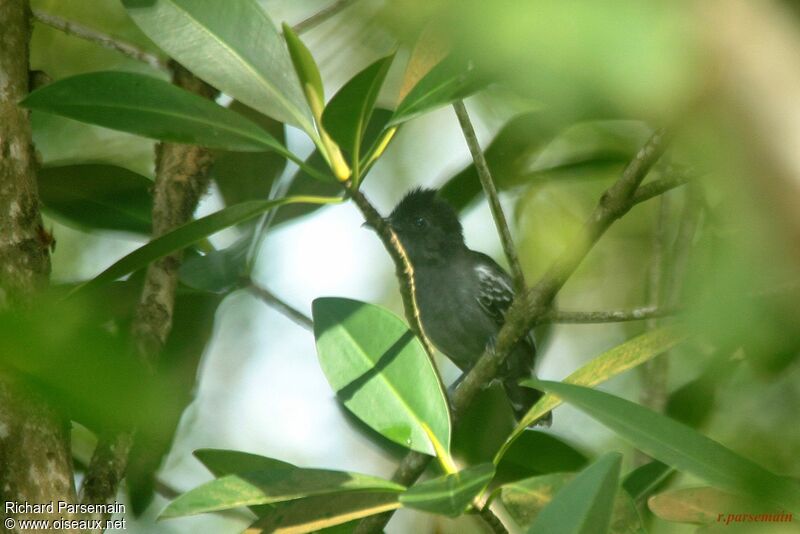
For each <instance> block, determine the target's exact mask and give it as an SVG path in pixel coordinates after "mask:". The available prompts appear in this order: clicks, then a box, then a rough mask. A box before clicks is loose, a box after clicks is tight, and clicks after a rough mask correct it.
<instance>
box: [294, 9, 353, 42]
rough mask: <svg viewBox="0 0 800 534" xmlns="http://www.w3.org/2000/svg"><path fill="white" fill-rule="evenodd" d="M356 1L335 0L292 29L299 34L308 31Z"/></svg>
mask: <svg viewBox="0 0 800 534" xmlns="http://www.w3.org/2000/svg"><path fill="white" fill-rule="evenodd" d="M355 2H356V0H338V1H337V2H334V3H333V4H331V5H329V6H328V7H326V8H323V9H321V10H319V11H317V12H316V13H314V14H313V15H311V16H310V17H308V18H307V19H305V20H302V21H300V22H298V23H297V24H295V25H294V26H292V30H294V32H295V33H296V34H298V35H299V34H301V33H303V32H307V31H308V30H310V29H311V28H314V27H315V26H319V25H320V24H322V23H323V22H325V21H326V20H328V19H329V18H331V17H333V16H334V15H336V14H337V13H339V12H340V11H342V10H343V9H345V8H347V7H349V6H350V5H351V4H354V3H355Z"/></svg>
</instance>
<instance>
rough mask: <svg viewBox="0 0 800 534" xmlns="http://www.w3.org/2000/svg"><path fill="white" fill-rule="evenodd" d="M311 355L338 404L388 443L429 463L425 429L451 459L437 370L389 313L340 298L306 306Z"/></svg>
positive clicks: (430, 449)
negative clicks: (311, 328) (316, 357)
mask: <svg viewBox="0 0 800 534" xmlns="http://www.w3.org/2000/svg"><path fill="white" fill-rule="evenodd" d="M312 310H313V316H314V336H315V338H316V340H317V353H318V354H319V360H320V364H321V366H322V370H323V372H324V373H325V376H326V377H327V379H328V382H329V383H330V384H331V387H332V388H333V389H334V391H336V394H337V396H338V397H339V400H341V401H342V403H344V405H345V406H346V407H347V408H348V409H349V410H350V411H351V412H353V413H354V414H355V415H356V417H358V418H359V419H361V420H362V421H364V423H366V424H367V425H368V426H369V427H371V428H372V429H374V430H376V431H377V432H379V433H380V434H381V435H383V436H384V437H386V438H387V439H389V440H391V441H394V442H395V443H398V444H400V445H403V446H405V447H408V448H410V449H412V450H415V451H417V452H422V453H425V454H430V455H433V454H435V451H434V448H433V446H432V444H431V442H430V440H429V439H428V437H427V435H426V432H425V430H424V428H423V424H427V425H428V426H429V427H430V429H431V431H432V432H433V434H434V435H435V436H436V438H437V439H438V440H439V441H440V442H441V443H442V444H443V446H444V447H445V448H446V449H447V450H448V451H449V449H450V416H449V413H448V406H447V398H446V397H445V393H444V391H443V390H442V386H441V382H440V380H439V378H438V375H437V372H436V369H435V368H434V367H433V364H432V363H431V361H430V359H428V356H427V354H425V350H424V349H423V348H422V344H421V343H420V342H419V340H418V339H417V338H416V337H415V336H414V334H412V333H411V331H410V330H409V329H408V328H407V327H406V325H405V324H404V323H403V321H402V320H401V319H400V318H399V317H397V316H396V315H394V314H393V313H391V312H389V311H388V310H385V309H383V308H381V307H379V306H374V305H372V304H367V303H365V302H359V301H356V300H350V299H343V298H319V299H316V300H315V301H314V302H313V305H312Z"/></svg>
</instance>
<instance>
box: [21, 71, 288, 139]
mask: <svg viewBox="0 0 800 534" xmlns="http://www.w3.org/2000/svg"><path fill="white" fill-rule="evenodd" d="M22 105H23V106H25V107H27V108H30V109H35V110H39V111H47V112H48V113H55V114H57V115H63V116H64V117H69V118H70V119H75V120H79V121H81V122H88V123H89V124H97V125H98V126H105V127H106V128H111V129H113V130H121V131H123V132H129V133H133V134H137V135H142V136H144V137H150V138H152V139H159V140H161V141H172V142H175V143H189V144H194V145H202V146H207V147H211V148H222V149H227V150H244V151H258V150H275V151H276V152H279V153H281V154H286V153H287V150H286V148H285V147H284V146H283V145H281V144H280V143H279V142H278V140H277V139H275V138H274V137H272V135H270V134H269V133H267V132H266V131H264V130H262V129H261V128H259V127H258V126H257V125H256V124H254V123H252V122H251V121H249V120H247V119H245V118H244V117H242V116H241V115H239V114H237V113H234V112H232V111H229V110H227V109H225V108H223V107H222V106H219V105H217V104H215V103H214V102H211V101H210V100H206V99H205V98H202V97H200V96H198V95H195V94H192V93H190V92H188V91H184V90H183V89H180V88H178V87H175V86H174V85H172V84H170V83H168V82H165V81H163V80H159V79H157V78H153V77H151V76H145V75H143V74H135V73H133V72H90V73H88V74H79V75H77V76H72V77H70V78H66V79H63V80H59V81H57V82H54V83H51V84H49V85H46V86H44V87H42V88H41V89H37V90H36V91H34V92H32V93H31V94H30V95H28V97H27V98H26V99H25V100H23V101H22Z"/></svg>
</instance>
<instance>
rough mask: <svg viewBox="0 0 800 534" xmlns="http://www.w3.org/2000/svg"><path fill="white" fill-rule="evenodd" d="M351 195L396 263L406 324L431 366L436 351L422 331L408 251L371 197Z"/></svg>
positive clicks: (357, 191)
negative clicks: (371, 200) (415, 336)
mask: <svg viewBox="0 0 800 534" xmlns="http://www.w3.org/2000/svg"><path fill="white" fill-rule="evenodd" d="M348 191H349V194H350V196H351V197H352V199H353V201H354V202H355V203H356V206H358V209H359V210H361V213H362V215H364V219H365V220H366V221H367V224H368V225H369V226H370V227H372V228H373V229H374V230H375V232H376V233H377V234H378V237H379V238H380V240H381V242H382V243H383V246H384V248H385V249H386V251H387V252H388V253H389V256H391V258H392V261H393V262H394V266H395V272H396V275H397V280H398V282H399V283H400V296H401V297H402V299H403V310H404V311H405V316H406V321H408V324H409V326H410V327H411V330H412V331H413V332H414V334H416V335H417V337H419V339H420V340H421V341H422V345H423V346H424V347H425V352H427V353H428V357H429V358H430V359H431V362H432V363H433V362H434V357H433V355H434V348H433V344H432V343H431V341H430V339H429V338H428V336H427V335H426V334H425V330H424V329H423V328H422V322H421V321H420V317H419V308H418V307H417V297H416V285H415V283H414V268H413V267H412V266H411V262H410V261H409V259H408V255H407V254H406V250H405V248H403V245H402V243H400V240H399V239H398V238H397V234H395V233H394V230H392V228H391V227H390V226H389V225H388V223H387V222H386V220H385V219H384V218H383V217H381V215H380V213H378V211H377V210H376V209H375V207H374V206H373V205H372V204H371V203H370V201H369V200H367V197H365V196H364V194H363V193H362V192H361V191H359V190H358V189H349V190H348Z"/></svg>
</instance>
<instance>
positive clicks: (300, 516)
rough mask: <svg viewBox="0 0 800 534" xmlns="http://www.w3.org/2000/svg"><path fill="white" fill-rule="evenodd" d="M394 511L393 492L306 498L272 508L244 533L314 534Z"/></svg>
mask: <svg viewBox="0 0 800 534" xmlns="http://www.w3.org/2000/svg"><path fill="white" fill-rule="evenodd" d="M397 508H400V503H399V501H398V493H397V492H385V491H384V492H374V491H359V492H351V493H334V494H331V495H324V496H321V497H308V498H305V499H300V500H296V501H289V502H285V503H279V504H276V505H275V506H274V508H273V509H271V510H269V511H267V512H266V513H265V514H264V515H263V517H261V519H259V520H258V521H256V522H255V523H253V524H252V525H250V528H249V529H248V531H247V532H248V533H250V532H259V531H260V532H295V533H301V532H318V531H320V530H321V529H324V528H328V527H332V526H335V525H341V524H343V523H347V522H349V521H354V520H356V519H361V518H362V517H367V516H370V515H375V514H379V513H382V512H388V511H390V510H396V509H397Z"/></svg>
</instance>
